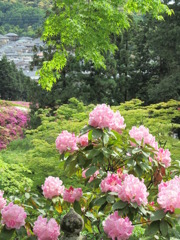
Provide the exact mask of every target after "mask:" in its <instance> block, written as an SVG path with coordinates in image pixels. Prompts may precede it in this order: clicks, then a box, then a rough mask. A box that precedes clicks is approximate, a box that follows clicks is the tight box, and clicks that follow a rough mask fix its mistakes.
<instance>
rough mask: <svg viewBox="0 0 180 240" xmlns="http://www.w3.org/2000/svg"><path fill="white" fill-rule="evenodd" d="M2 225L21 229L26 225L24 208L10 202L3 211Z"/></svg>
mask: <svg viewBox="0 0 180 240" xmlns="http://www.w3.org/2000/svg"><path fill="white" fill-rule="evenodd" d="M1 214H2V224H5V225H6V226H7V228H9V229H11V228H16V229H20V227H21V226H24V225H25V219H26V212H25V211H24V208H23V207H20V206H18V205H16V204H13V203H12V202H10V203H9V204H8V205H7V206H5V207H4V208H3V209H2V210H1Z"/></svg>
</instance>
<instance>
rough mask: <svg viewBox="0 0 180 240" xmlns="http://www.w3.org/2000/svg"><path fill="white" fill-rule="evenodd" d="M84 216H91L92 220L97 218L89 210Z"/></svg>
mask: <svg viewBox="0 0 180 240" xmlns="http://www.w3.org/2000/svg"><path fill="white" fill-rule="evenodd" d="M85 216H86V217H88V218H91V219H92V220H97V218H96V217H95V216H94V215H93V214H92V213H91V212H86V214H85Z"/></svg>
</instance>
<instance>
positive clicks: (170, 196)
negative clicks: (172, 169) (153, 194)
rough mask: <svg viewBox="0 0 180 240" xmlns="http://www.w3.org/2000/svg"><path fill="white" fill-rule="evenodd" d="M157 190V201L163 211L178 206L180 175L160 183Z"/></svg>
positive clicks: (172, 209)
mask: <svg viewBox="0 0 180 240" xmlns="http://www.w3.org/2000/svg"><path fill="white" fill-rule="evenodd" d="M158 190H159V193H158V198H157V202H158V204H159V205H160V206H161V208H163V209H164V210H165V212H167V211H170V212H174V210H175V209H176V208H180V177H177V176H176V177H175V178H174V179H171V180H170V181H167V182H162V183H160V184H159V186H158Z"/></svg>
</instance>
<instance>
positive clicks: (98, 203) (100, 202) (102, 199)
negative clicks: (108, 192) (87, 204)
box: [94, 196, 106, 206]
mask: <svg viewBox="0 0 180 240" xmlns="http://www.w3.org/2000/svg"><path fill="white" fill-rule="evenodd" d="M104 203H106V196H103V197H100V198H98V199H96V200H95V202H94V205H95V206H101V205H103V204H104Z"/></svg>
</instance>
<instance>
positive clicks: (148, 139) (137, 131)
mask: <svg viewBox="0 0 180 240" xmlns="http://www.w3.org/2000/svg"><path fill="white" fill-rule="evenodd" d="M129 135H130V137H131V138H134V139H135V140H136V142H138V143H139V144H141V141H142V140H143V146H144V145H145V144H148V145H150V146H151V147H153V148H155V149H156V150H157V149H158V143H157V142H156V141H155V137H154V136H153V135H152V134H150V133H149V129H148V128H146V127H144V126H143V125H141V126H140V127H135V126H134V127H132V129H131V130H130V131H129ZM131 145H132V146H136V144H135V143H132V142H131Z"/></svg>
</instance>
